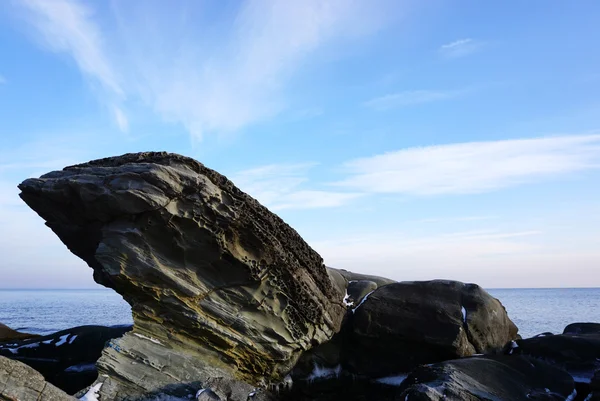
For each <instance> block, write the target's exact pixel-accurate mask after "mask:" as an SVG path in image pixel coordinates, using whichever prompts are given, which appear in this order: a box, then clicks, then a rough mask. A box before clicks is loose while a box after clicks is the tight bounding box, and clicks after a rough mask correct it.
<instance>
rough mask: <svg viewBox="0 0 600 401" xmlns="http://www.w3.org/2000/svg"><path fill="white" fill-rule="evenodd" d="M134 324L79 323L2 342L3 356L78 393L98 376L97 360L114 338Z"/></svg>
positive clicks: (0, 346)
mask: <svg viewBox="0 0 600 401" xmlns="http://www.w3.org/2000/svg"><path fill="white" fill-rule="evenodd" d="M130 330H131V326H117V327H104V326H79V327H74V328H71V329H67V330H61V331H59V332H56V333H54V334H49V335H47V336H43V337H38V338H35V339H30V340H24V341H16V342H10V343H4V344H0V355H1V356H5V357H7V358H10V359H14V360H17V361H20V362H23V363H25V364H27V365H29V366H31V367H32V368H33V369H35V370H36V371H38V372H40V373H41V374H42V375H43V376H44V378H45V379H46V380H47V381H48V382H50V383H52V384H54V385H55V386H57V387H58V388H60V389H61V390H63V391H65V392H67V393H68V394H74V393H76V392H77V391H79V390H81V389H82V388H84V387H86V386H88V385H90V384H91V383H93V382H94V380H96V378H97V377H98V371H97V370H96V361H97V360H98V358H100V354H101V353H102V350H103V349H104V346H105V344H106V342H107V341H108V340H110V339H113V338H117V337H121V336H122V335H123V334H124V333H126V332H128V331H130Z"/></svg>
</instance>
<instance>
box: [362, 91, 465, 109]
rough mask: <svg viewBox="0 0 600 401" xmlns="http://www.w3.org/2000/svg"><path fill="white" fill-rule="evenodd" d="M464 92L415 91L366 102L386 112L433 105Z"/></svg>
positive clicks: (371, 106)
mask: <svg viewBox="0 0 600 401" xmlns="http://www.w3.org/2000/svg"><path fill="white" fill-rule="evenodd" d="M465 92H466V91H464V90H456V91H434V90H413V91H404V92H398V93H392V94H389V95H385V96H381V97H376V98H374V99H371V100H368V101H367V102H365V106H367V107H370V108H372V109H375V110H379V111H385V110H389V109H394V108H398V107H406V106H412V105H416V104H423V103H431V102H436V101H441V100H448V99H453V98H456V97H458V96H461V95H463V94H464V93H465Z"/></svg>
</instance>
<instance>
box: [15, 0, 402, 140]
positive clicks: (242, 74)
mask: <svg viewBox="0 0 600 401" xmlns="http://www.w3.org/2000/svg"><path fill="white" fill-rule="evenodd" d="M374 1H375V3H376V4H373V2H367V1H351V2H348V1H345V0H325V1H323V0H306V1H301V2H295V1H291V2H290V1H277V0H250V1H247V2H242V3H239V8H238V9H232V8H228V9H227V13H231V14H232V15H227V18H226V19H221V20H215V19H211V18H209V17H210V14H209V12H208V11H207V7H206V5H205V4H203V3H197V2H189V3H184V2H177V3H175V4H169V5H168V6H167V5H166V3H161V2H158V3H147V2H145V3H144V4H141V3H136V2H116V3H113V5H112V7H111V8H110V10H111V14H103V16H102V17H103V18H98V17H97V16H96V15H95V14H94V12H93V10H92V8H91V6H89V5H84V4H82V3H80V2H79V1H78V0H54V1H45V0H24V3H23V4H24V6H25V7H26V8H27V9H28V10H29V15H28V20H29V21H30V22H31V24H32V25H33V26H34V27H35V28H36V29H37V31H38V32H39V33H40V36H41V37H42V39H43V41H44V43H45V44H46V45H47V46H48V47H49V48H50V49H52V50H54V51H60V52H66V53H68V54H70V55H72V57H73V58H74V59H75V61H76V62H77V65H78V66H79V68H80V69H81V70H82V71H83V72H84V73H85V74H86V76H89V77H91V78H92V79H94V80H97V81H99V82H100V83H102V85H103V86H104V87H106V88H107V89H108V90H109V91H110V92H112V94H113V95H119V96H121V97H123V96H125V95H127V97H128V98H131V97H132V96H134V97H138V96H139V98H140V99H142V100H143V102H145V103H146V104H147V105H148V106H149V107H151V108H152V109H153V110H154V111H155V112H157V113H158V114H159V115H160V116H161V117H162V118H163V119H165V120H167V121H172V122H176V123H181V124H183V125H184V126H185V127H186V128H187V129H188V131H189V132H190V133H191V134H192V135H193V136H194V137H195V138H200V137H201V136H202V135H203V133H205V132H207V131H209V132H210V131H217V132H220V131H231V130H237V129H240V128H243V127H245V126H247V125H250V124H253V123H257V122H259V121H262V120H264V119H267V118H269V117H272V116H274V115H276V114H278V113H279V112H281V111H282V110H283V109H285V108H286V107H288V106H289V104H288V99H287V97H286V96H285V89H286V85H287V83H288V81H289V80H290V79H291V78H292V77H293V76H294V75H295V74H296V73H297V72H298V70H300V69H301V68H302V66H303V65H305V64H307V63H309V62H313V61H314V57H313V56H314V55H316V54H317V53H318V51H319V50H320V49H323V48H324V47H326V46H329V45H331V44H332V43H333V42H335V41H337V40H340V39H345V38H350V37H356V36H364V35H369V34H371V33H372V32H374V31H376V30H377V29H379V28H380V27H381V26H382V25H383V24H385V22H386V21H388V20H389V19H390V18H391V17H390V16H391V15H397V13H394V12H390V10H395V9H396V8H398V6H396V5H395V2H392V1H390V0H374ZM382 3H386V5H385V6H384V5H383V4H382ZM384 10H386V11H384ZM166 13H168V14H169V17H170V18H165V14H166ZM227 13H226V14H227ZM215 21H217V22H215ZM222 21H225V22H224V23H223V22H222ZM107 49H110V51H107ZM316 58H318V57H316ZM108 103H109V104H112V103H113V101H110V102H108ZM119 121H122V119H117V122H119ZM120 125H121V126H122V124H120Z"/></svg>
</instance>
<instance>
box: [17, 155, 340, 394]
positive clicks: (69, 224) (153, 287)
mask: <svg viewBox="0 0 600 401" xmlns="http://www.w3.org/2000/svg"><path fill="white" fill-rule="evenodd" d="M19 188H20V189H21V191H22V192H21V194H20V196H21V198H22V199H23V200H24V201H25V202H26V203H27V204H28V205H29V206H30V207H31V208H32V209H33V210H35V211H36V212H37V213H38V214H39V215H40V216H41V217H42V218H43V219H44V220H46V224H47V225H48V227H50V228H51V229H52V230H53V231H54V232H55V233H56V234H57V235H58V236H59V238H60V239H61V240H62V241H63V243H65V245H67V247H68V248H69V249H70V250H71V251H72V252H73V253H74V254H76V255H77V256H79V257H80V258H82V259H83V260H84V261H86V262H87V263H88V265H89V266H90V267H92V268H93V269H94V279H95V280H96V282H98V283H100V284H102V285H105V286H107V287H110V288H113V289H115V290H116V291H117V292H118V293H120V294H121V295H123V298H124V299H125V300H126V301H127V302H128V303H129V304H130V305H131V307H132V312H133V319H134V330H133V332H131V333H128V334H126V335H125V336H124V337H123V338H121V339H118V340H114V341H112V342H111V346H110V347H109V348H107V349H106V350H105V351H104V353H103V356H102V358H101V359H100V360H99V362H98V367H99V370H100V373H101V374H107V375H108V376H109V378H108V379H107V380H105V382H104V385H103V386H102V390H101V395H103V396H105V397H106V399H115V398H116V399H122V398H126V397H131V398H133V397H136V396H138V395H140V394H143V393H147V392H152V391H155V390H159V389H161V388H166V387H169V386H170V385H172V384H173V383H178V384H179V385H180V386H185V385H186V383H195V382H196V381H200V382H204V381H206V380H208V379H209V378H211V377H233V378H235V379H238V380H243V381H245V382H247V383H250V384H248V386H249V387H250V388H251V387H252V385H266V384H268V383H269V382H276V381H279V380H281V379H282V378H283V376H284V375H285V373H286V372H287V371H289V370H290V369H291V367H292V366H293V365H294V363H295V362H296V360H297V358H298V357H299V356H300V354H301V353H302V352H303V351H305V350H307V349H310V348H311V347H313V346H315V345H318V344H320V343H322V342H325V341H327V340H328V339H330V338H331V336H332V335H333V334H334V333H336V332H337V331H338V330H339V328H340V324H341V321H342V318H343V316H344V313H345V311H346V308H345V307H344V305H343V303H342V300H343V298H344V293H343V291H342V290H341V288H340V286H339V285H337V284H334V283H333V282H332V278H331V276H330V274H329V273H328V272H327V270H326V268H325V266H324V265H323V261H322V259H321V257H320V256H319V255H318V254H317V253H316V252H315V251H314V250H312V249H311V248H310V247H309V246H308V245H307V244H306V243H305V242H304V241H303V240H302V238H301V237H300V236H299V235H298V234H297V233H296V231H294V230H293V229H291V228H290V227H289V226H288V225H287V224H285V223H284V222H283V221H282V220H281V219H280V218H279V217H277V216H276V215H274V214H273V213H271V212H269V211H268V210H267V209H266V208H264V207H263V206H261V205H260V204H259V203H258V202H257V201H256V200H255V199H253V198H251V197H250V196H248V195H246V194H245V193H243V192H241V191H240V190H239V189H238V188H236V187H235V186H234V185H233V183H231V182H230V181H229V180H227V179H226V178H225V177H224V176H222V175H220V174H218V173H217V172H215V171H213V170H210V169H208V168H206V167H204V166H203V165H202V164H200V163H198V162H196V161H195V160H193V159H190V158H186V157H183V156H180V155H175V154H168V153H165V152H150V153H138V154H127V155H123V156H119V157H112V158H106V159H101V160H95V161H92V162H89V163H85V164H81V165H77V166H72V167H67V168H65V169H63V170H62V171H55V172H52V173H49V174H46V175H44V176H42V177H41V178H39V179H28V180H26V181H24V182H23V183H22V184H21V185H20V186H19ZM191 386H192V385H191V384H190V387H191ZM231 399H237V398H234V397H232V398H231ZM244 401H245V398H244Z"/></svg>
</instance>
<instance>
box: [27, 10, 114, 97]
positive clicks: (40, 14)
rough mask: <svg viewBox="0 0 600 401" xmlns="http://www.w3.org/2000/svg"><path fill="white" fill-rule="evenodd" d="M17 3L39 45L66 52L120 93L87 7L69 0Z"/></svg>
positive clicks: (99, 31)
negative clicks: (26, 10) (33, 31)
mask: <svg viewBox="0 0 600 401" xmlns="http://www.w3.org/2000/svg"><path fill="white" fill-rule="evenodd" d="M19 4H21V5H22V6H23V7H25V8H26V9H28V10H29V13H27V19H28V21H29V22H30V24H31V25H32V26H33V27H34V28H35V29H36V30H37V31H38V32H39V38H40V39H41V41H42V43H43V44H45V45H46V46H47V47H48V48H49V49H50V50H52V51H55V52H62V53H67V54H69V55H70V56H72V57H73V59H74V60H75V62H76V63H77V65H78V66H79V68H80V69H81V71H83V72H84V73H85V74H86V75H87V76H89V77H91V78H93V79H95V80H97V81H98V82H100V83H101V84H102V85H103V86H104V87H105V88H107V89H109V90H110V91H112V92H114V93H116V94H119V95H122V94H123V90H122V88H121V85H120V84H119V83H118V81H117V77H116V74H115V72H114V70H113V68H112V66H111V63H110V61H109V60H108V58H107V55H106V53H105V50H104V48H105V44H104V36H103V34H102V32H101V30H100V28H99V27H98V26H97V25H96V23H95V22H94V12H93V10H92V9H91V7H88V6H87V5H85V4H82V3H80V2H78V1H73V0H52V1H47V0H23V1H21V2H19Z"/></svg>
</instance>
